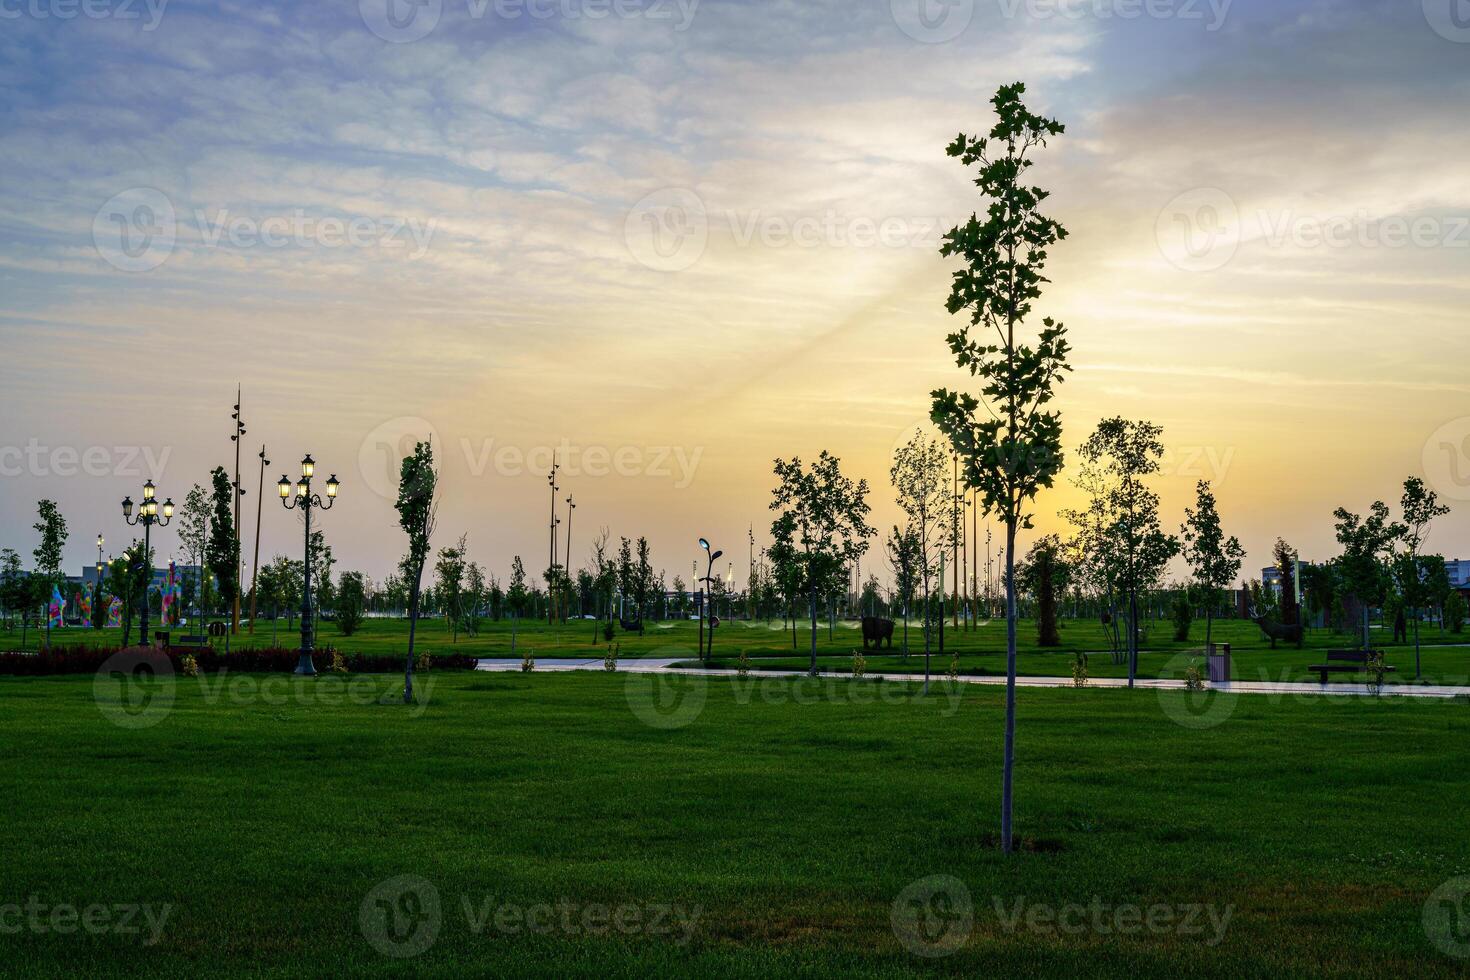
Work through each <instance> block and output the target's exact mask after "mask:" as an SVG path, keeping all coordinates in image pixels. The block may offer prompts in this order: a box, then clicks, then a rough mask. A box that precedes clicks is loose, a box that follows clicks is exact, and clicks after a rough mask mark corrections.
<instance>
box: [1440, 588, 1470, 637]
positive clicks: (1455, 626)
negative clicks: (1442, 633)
mask: <svg viewBox="0 0 1470 980" xmlns="http://www.w3.org/2000/svg"><path fill="white" fill-rule="evenodd" d="M1465 613H1466V608H1465V597H1464V596H1462V595H1460V593H1459V592H1451V593H1450V597H1449V598H1448V599H1446V600H1445V604H1444V621H1445V625H1446V626H1448V627H1449V628H1450V632H1451V633H1461V632H1464V630H1465Z"/></svg>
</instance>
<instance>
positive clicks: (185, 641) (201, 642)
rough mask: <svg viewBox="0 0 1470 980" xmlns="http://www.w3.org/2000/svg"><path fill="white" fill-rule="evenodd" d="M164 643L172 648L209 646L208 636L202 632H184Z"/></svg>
mask: <svg viewBox="0 0 1470 980" xmlns="http://www.w3.org/2000/svg"><path fill="white" fill-rule="evenodd" d="M165 645H166V646H168V647H169V649H172V650H207V649H208V648H209V647H210V642H209V637H207V636H204V635H202V634H198V633H185V634H184V635H183V636H181V637H179V638H178V639H176V640H173V641H171V642H169V643H167V644H165Z"/></svg>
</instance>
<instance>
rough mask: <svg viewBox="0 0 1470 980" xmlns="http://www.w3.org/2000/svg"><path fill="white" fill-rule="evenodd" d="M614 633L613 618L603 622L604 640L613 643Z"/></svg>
mask: <svg viewBox="0 0 1470 980" xmlns="http://www.w3.org/2000/svg"><path fill="white" fill-rule="evenodd" d="M613 635H614V634H613V624H612V620H608V621H607V622H605V623H603V624H602V638H603V639H604V640H607V641H608V642H609V643H611V642H612V638H613Z"/></svg>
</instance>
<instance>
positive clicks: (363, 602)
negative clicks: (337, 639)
mask: <svg viewBox="0 0 1470 980" xmlns="http://www.w3.org/2000/svg"><path fill="white" fill-rule="evenodd" d="M366 606H367V587H366V586H365V585H364V583H363V577H362V572H343V573H342V581H341V582H340V583H338V586H337V598H336V602H335V603H334V604H333V607H332V608H333V610H334V611H335V612H336V614H337V629H339V630H341V631H342V635H343V636H351V635H352V634H353V633H356V632H357V629H358V627H359V626H361V625H362V615H363V610H364V609H365V608H366Z"/></svg>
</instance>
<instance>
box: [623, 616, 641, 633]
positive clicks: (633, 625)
mask: <svg viewBox="0 0 1470 980" xmlns="http://www.w3.org/2000/svg"><path fill="white" fill-rule="evenodd" d="M618 625H619V626H621V627H622V628H623V632H624V633H641V632H643V620H641V619H619V620H618Z"/></svg>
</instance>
